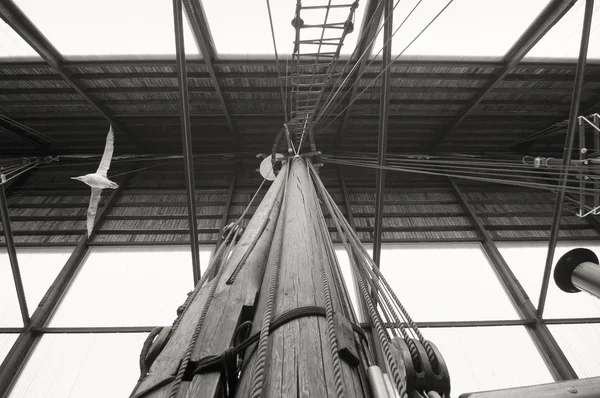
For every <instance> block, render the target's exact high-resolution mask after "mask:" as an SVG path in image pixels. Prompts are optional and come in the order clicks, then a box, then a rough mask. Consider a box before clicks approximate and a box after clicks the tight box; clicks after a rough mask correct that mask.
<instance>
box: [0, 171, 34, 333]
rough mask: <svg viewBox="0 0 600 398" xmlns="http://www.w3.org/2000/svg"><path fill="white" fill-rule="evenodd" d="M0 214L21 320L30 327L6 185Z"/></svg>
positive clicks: (1, 191) (1, 187)
mask: <svg viewBox="0 0 600 398" xmlns="http://www.w3.org/2000/svg"><path fill="white" fill-rule="evenodd" d="M0 214H1V215H2V225H3V228H4V229H3V233H4V240H5V241H6V251H7V252H8V258H9V260H10V268H11V270H12V275H13V280H14V282H15V289H16V291H17V299H18V301H19V308H20V310H21V318H22V319H23V325H24V326H25V327H27V326H29V311H28V310H27V300H26V299H25V290H24V289H23V281H22V280H21V271H20V269H19V261H18V259H17V250H16V248H15V242H14V240H13V234H12V228H11V225H10V217H9V215H8V204H7V201H6V194H5V192H4V183H3V182H2V183H0Z"/></svg>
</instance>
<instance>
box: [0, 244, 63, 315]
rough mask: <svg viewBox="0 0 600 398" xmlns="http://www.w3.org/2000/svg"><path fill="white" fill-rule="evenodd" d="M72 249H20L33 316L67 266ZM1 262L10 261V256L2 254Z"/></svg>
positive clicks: (18, 250)
mask: <svg viewBox="0 0 600 398" xmlns="http://www.w3.org/2000/svg"><path fill="white" fill-rule="evenodd" d="M72 252H73V248H72V247H39V248H18V249H17V256H18V260H19V269H20V270H21V278H22V279H23V289H24V290H25V298H26V299H27V307H28V308H29V313H30V314H33V312H34V311H35V309H36V307H37V306H38V304H39V303H40V300H41V299H42V298H43V297H44V294H46V291H48V288H49V287H50V285H51V284H52V282H54V279H55V278H56V275H58V273H59V272H60V270H61V269H62V267H63V266H64V265H65V263H66V262H67V260H68V259H69V257H70V256H71V253H72ZM0 258H1V259H0V261H4V259H6V261H8V254H6V253H2V254H0Z"/></svg>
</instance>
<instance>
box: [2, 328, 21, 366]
mask: <svg viewBox="0 0 600 398" xmlns="http://www.w3.org/2000/svg"><path fill="white" fill-rule="evenodd" d="M17 337H19V335H18V334H8V333H6V334H5V333H3V334H0V364H1V363H2V361H4V358H6V354H8V352H9V351H10V349H11V348H12V346H13V344H14V343H15V341H16V340H17Z"/></svg>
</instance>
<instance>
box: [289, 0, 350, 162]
mask: <svg viewBox="0 0 600 398" xmlns="http://www.w3.org/2000/svg"><path fill="white" fill-rule="evenodd" d="M330 7H331V0H329V1H328V3H327V11H325V22H324V24H323V27H322V28H321V39H320V40H319V47H317V57H316V59H315V65H317V64H318V63H319V56H320V55H321V54H320V52H321V47H322V45H323V37H325V26H326V25H327V21H328V19H329V11H330V10H331V8H330ZM351 13H353V12H352V11H351ZM343 35H344V34H343V33H342V37H343ZM342 43H343V41H342ZM297 44H298V57H299V56H300V43H297ZM338 47H339V46H338ZM333 70H335V63H332V64H330V65H329V68H328V70H327V73H328V74H329V73H332V71H333ZM315 75H316V73H313V75H312V79H311V80H310V86H309V87H308V92H309V95H308V96H307V99H306V100H305V106H307V105H308V103H309V99H308V98H310V94H311V93H312V92H313V91H312V89H313V86H314V85H315ZM324 89H325V86H323V87H322V88H321V91H320V94H319V97H318V99H317V104H316V105H315V109H316V108H317V107H318V105H319V102H320V99H321V94H322V92H323V90H324ZM310 117H311V119H312V118H313V117H314V112H313V114H311V115H310ZM309 124H310V123H309ZM305 134H306V123H305V125H304V127H303V128H302V135H301V136H300V142H299V144H298V151H297V152H296V155H299V154H300V151H301V150H302V144H303V143H304V136H305Z"/></svg>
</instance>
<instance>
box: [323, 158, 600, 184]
mask: <svg viewBox="0 0 600 398" xmlns="http://www.w3.org/2000/svg"><path fill="white" fill-rule="evenodd" d="M324 159H327V158H326V157H324ZM346 162H347V163H354V164H356V165H363V166H367V167H370V166H371V165H373V166H375V165H376V163H375V162H352V161H346ZM387 166H388V167H390V168H391V169H394V168H398V166H391V165H387ZM405 167H407V168H410V169H411V170H444V171H445V170H449V169H450V170H451V171H454V172H463V173H464V174H465V175H469V174H473V175H480V174H483V175H485V176H498V177H520V178H523V179H532V178H537V179H538V180H542V181H543V180H549V181H556V179H557V176H552V175H551V174H550V173H548V174H550V175H549V176H546V174H544V176H531V175H527V174H522V175H515V174H514V173H512V174H503V173H494V172H496V171H498V170H490V171H482V169H477V170H475V171H474V170H472V169H471V168H465V167H449V166H429V167H421V168H418V167H417V166H412V165H408V166H405ZM571 177H572V180H571V182H573V183H579V179H578V178H576V176H572V175H571ZM587 190H588V191H591V192H594V191H593V190H592V189H587ZM578 192H581V189H578Z"/></svg>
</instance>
